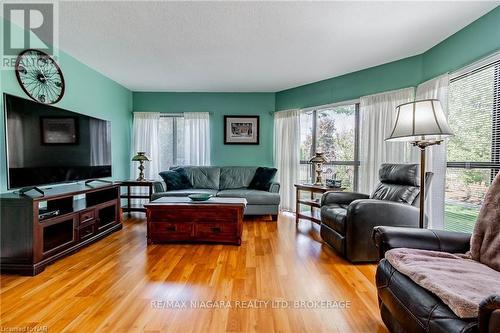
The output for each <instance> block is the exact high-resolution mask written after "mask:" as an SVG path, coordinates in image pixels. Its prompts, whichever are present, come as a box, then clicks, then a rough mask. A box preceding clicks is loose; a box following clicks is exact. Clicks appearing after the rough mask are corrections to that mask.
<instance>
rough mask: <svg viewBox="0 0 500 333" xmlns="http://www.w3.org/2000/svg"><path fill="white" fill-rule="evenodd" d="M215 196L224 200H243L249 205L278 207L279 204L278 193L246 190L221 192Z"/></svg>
mask: <svg viewBox="0 0 500 333" xmlns="http://www.w3.org/2000/svg"><path fill="white" fill-rule="evenodd" d="M217 196H218V197H225V198H245V199H247V201H248V204H249V205H279V203H280V195H279V194H278V193H271V192H267V191H259V190H252V189H246V188H242V189H232V190H221V191H219V192H218V193H217Z"/></svg>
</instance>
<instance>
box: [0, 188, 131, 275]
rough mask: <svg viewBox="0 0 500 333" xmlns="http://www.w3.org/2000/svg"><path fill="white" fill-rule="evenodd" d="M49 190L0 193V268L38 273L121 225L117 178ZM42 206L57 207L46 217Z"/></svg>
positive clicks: (30, 273) (47, 210) (49, 209)
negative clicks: (112, 181)
mask: <svg viewBox="0 0 500 333" xmlns="http://www.w3.org/2000/svg"><path fill="white" fill-rule="evenodd" d="M44 192H45V195H43V196H42V195H41V194H39V193H37V192H36V191H31V192H29V193H27V195H20V194H16V193H4V194H1V195H0V233H1V243H0V255H1V257H0V269H1V272H2V273H15V274H22V275H36V274H39V273H40V272H42V271H43V270H44V269H45V267H46V266H47V265H49V264H51V263H53V262H54V261H56V260H57V259H59V258H61V257H63V256H65V255H68V254H70V253H72V252H75V251H77V250H79V249H80V248H82V247H84V246H86V245H88V244H90V243H92V242H94V241H96V240H98V239H100V238H103V237H105V236H106V235H108V234H110V233H112V232H113V231H116V230H119V229H121V228H122V224H121V214H120V186H119V185H118V184H101V183H97V182H96V183H93V184H92V185H84V184H74V185H64V186H57V187H54V188H51V189H44ZM43 212H58V213H57V215H55V216H47V217H45V218H44V217H42V216H40V215H39V214H42V213H43Z"/></svg>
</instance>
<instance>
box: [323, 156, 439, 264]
mask: <svg viewBox="0 0 500 333" xmlns="http://www.w3.org/2000/svg"><path fill="white" fill-rule="evenodd" d="M418 170H419V169H418V165H417V164H389V163H387V164H382V165H381V167H380V170H379V179H380V183H379V184H378V186H377V187H376V188H375V190H374V191H373V193H372V194H371V195H370V196H369V195H367V194H362V193H355V192H326V193H325V194H323V196H322V197H321V229H320V234H321V237H322V238H323V240H324V241H325V242H326V243H327V244H329V245H330V246H332V247H333V248H334V249H335V250H336V251H337V252H339V253H340V254H341V255H342V256H344V257H346V258H347V259H348V260H349V261H351V262H368V261H378V259H379V258H378V253H377V249H376V247H375V245H374V244H373V242H372V239H371V236H372V232H373V228H374V227H375V226H379V225H386V226H400V227H414V228H416V227H418V224H419V223H418V222H419V209H418V203H419V195H420V187H419V182H420V180H419V178H418ZM431 179H432V173H431V172H428V173H427V174H426V179H425V181H426V185H427V186H428V185H429V184H430V181H431Z"/></svg>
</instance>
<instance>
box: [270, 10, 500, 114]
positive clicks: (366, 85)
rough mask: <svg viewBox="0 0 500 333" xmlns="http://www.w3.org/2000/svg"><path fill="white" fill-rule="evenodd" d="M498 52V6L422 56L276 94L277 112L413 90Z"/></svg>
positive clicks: (499, 45)
mask: <svg viewBox="0 0 500 333" xmlns="http://www.w3.org/2000/svg"><path fill="white" fill-rule="evenodd" d="M498 50H500V6H499V7H496V8H495V9H493V10H492V11H490V12H489V13H487V14H486V15H484V16H482V17H480V18H479V19H477V20H476V21H474V22H472V23H471V24H469V25H468V26H466V27H465V28H464V29H462V30H460V31H458V32H457V33H455V34H454V35H452V36H450V37H449V38H447V39H445V40H444V41H442V42H441V43H439V44H437V45H436V46H434V47H432V48H431V49H429V50H427V51H426V52H424V53H422V54H419V55H416V56H414V57H410V58H405V59H401V60H398V61H394V62H390V63H387V64H384V65H380V66H376V67H371V68H367V69H364V70H361V71H357V72H353V73H349V74H346V75H342V76H338V77H334V78H331V79H327V80H323V81H319V82H315V83H311V84H307V85H303V86H300V87H296V88H292V89H287V90H283V91H280V92H277V93H276V110H286V109H293V108H303V107H309V106H316V105H323V104H329V103H335V102H340V101H344V100H349V99H354V98H359V97H361V96H365V95H369V94H375V93H379V92H383V91H388V90H394V89H400V88H405V87H410V86H416V85H417V84H419V83H421V82H423V81H426V80H428V79H430V78H433V77H436V76H438V75H440V74H443V73H446V72H448V71H453V70H456V69H459V68H460V67H463V66H465V65H468V64H470V63H472V62H474V61H475V60H477V59H480V58H483V57H485V56H487V55H489V54H492V53H494V52H495V51H498Z"/></svg>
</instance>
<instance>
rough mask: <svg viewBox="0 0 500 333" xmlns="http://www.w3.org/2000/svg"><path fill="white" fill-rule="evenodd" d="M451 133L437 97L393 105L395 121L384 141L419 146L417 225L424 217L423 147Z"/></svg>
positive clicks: (420, 225) (437, 141)
mask: <svg viewBox="0 0 500 333" xmlns="http://www.w3.org/2000/svg"><path fill="white" fill-rule="evenodd" d="M452 135H453V133H452V132H451V129H450V127H449V126H448V122H447V121H446V116H445V114H444V112H443V108H442V106H441V103H440V102H439V100H437V99H425V100H420V101H414V102H410V103H405V104H401V105H399V106H397V107H396V122H395V124H394V128H393V129H392V132H391V135H390V136H389V137H388V138H387V139H386V141H407V142H410V143H411V144H412V145H413V146H416V147H418V148H419V149H420V215H419V227H420V228H423V227H424V218H425V208H424V204H425V149H426V148H427V147H429V146H433V145H439V144H441V142H443V140H444V139H445V138H447V137H450V136H452Z"/></svg>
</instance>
